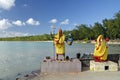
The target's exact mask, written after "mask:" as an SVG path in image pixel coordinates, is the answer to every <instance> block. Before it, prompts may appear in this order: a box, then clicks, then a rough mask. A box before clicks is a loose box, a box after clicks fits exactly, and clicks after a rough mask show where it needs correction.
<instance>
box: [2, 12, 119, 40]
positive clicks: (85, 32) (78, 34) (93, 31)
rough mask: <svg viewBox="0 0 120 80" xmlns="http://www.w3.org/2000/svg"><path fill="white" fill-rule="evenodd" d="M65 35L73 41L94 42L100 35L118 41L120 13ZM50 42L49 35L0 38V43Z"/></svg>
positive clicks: (81, 25)
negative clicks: (70, 36) (69, 36)
mask: <svg viewBox="0 0 120 80" xmlns="http://www.w3.org/2000/svg"><path fill="white" fill-rule="evenodd" d="M63 33H64V34H65V35H68V34H70V33H71V34H72V38H73V40H94V39H96V38H97V37H98V36H99V35H100V34H102V35H104V37H105V38H109V39H113V40H114V39H120V11H119V12H118V13H116V14H115V16H114V17H113V19H103V20H102V23H99V22H95V23H94V25H93V26H92V25H86V24H80V25H78V26H76V27H75V29H73V30H71V31H63ZM47 40H52V36H51V34H43V35H36V36H24V37H7V38H0V41H47Z"/></svg>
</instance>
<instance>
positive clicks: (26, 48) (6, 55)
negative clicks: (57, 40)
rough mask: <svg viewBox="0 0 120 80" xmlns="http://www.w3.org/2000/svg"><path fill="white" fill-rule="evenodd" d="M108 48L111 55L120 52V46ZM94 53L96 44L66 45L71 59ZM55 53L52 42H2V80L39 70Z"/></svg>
mask: <svg viewBox="0 0 120 80" xmlns="http://www.w3.org/2000/svg"><path fill="white" fill-rule="evenodd" d="M108 47H109V48H108V49H109V54H111V53H112V54H113V53H119V52H120V45H117V44H116V45H115V44H111V45H108ZM93 51H94V44H85V43H82V44H76V43H74V44H73V45H72V46H69V45H66V55H68V56H70V57H75V56H76V53H81V54H83V53H86V54H90V53H93ZM54 53H55V48H54V46H53V43H52V42H7V41H5V42H4V41H3V42H0V79H2V78H7V79H5V80H14V79H15V76H17V75H18V74H19V75H21V74H26V73H28V72H31V71H34V70H38V69H40V61H42V60H43V58H44V57H45V56H51V57H53V56H54ZM10 77H12V78H11V79H10ZM13 77H14V79H13Z"/></svg>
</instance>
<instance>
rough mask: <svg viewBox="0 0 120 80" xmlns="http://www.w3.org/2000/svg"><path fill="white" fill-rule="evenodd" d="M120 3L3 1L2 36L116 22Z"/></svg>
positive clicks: (93, 0)
mask: <svg viewBox="0 0 120 80" xmlns="http://www.w3.org/2000/svg"><path fill="white" fill-rule="evenodd" d="M119 11H120V0H0V37H16V36H31V35H42V34H50V32H53V31H55V33H56V32H57V31H58V29H59V28H61V29H63V30H72V29H75V26H76V25H80V24H86V25H94V23H95V22H99V23H102V20H103V19H112V18H114V15H115V14H116V13H117V12H119Z"/></svg>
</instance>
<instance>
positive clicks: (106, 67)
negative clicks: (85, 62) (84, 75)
mask: <svg viewBox="0 0 120 80" xmlns="http://www.w3.org/2000/svg"><path fill="white" fill-rule="evenodd" d="M90 70H91V71H118V64H117V63H115V62H112V61H107V62H95V61H93V60H92V61H90Z"/></svg>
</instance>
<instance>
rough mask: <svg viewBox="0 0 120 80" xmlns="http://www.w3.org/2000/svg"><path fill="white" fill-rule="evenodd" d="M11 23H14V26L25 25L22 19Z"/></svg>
mask: <svg viewBox="0 0 120 80" xmlns="http://www.w3.org/2000/svg"><path fill="white" fill-rule="evenodd" d="M12 23H13V24H14V25H16V26H25V23H24V22H22V21H20V20H17V21H13V22H12Z"/></svg>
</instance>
